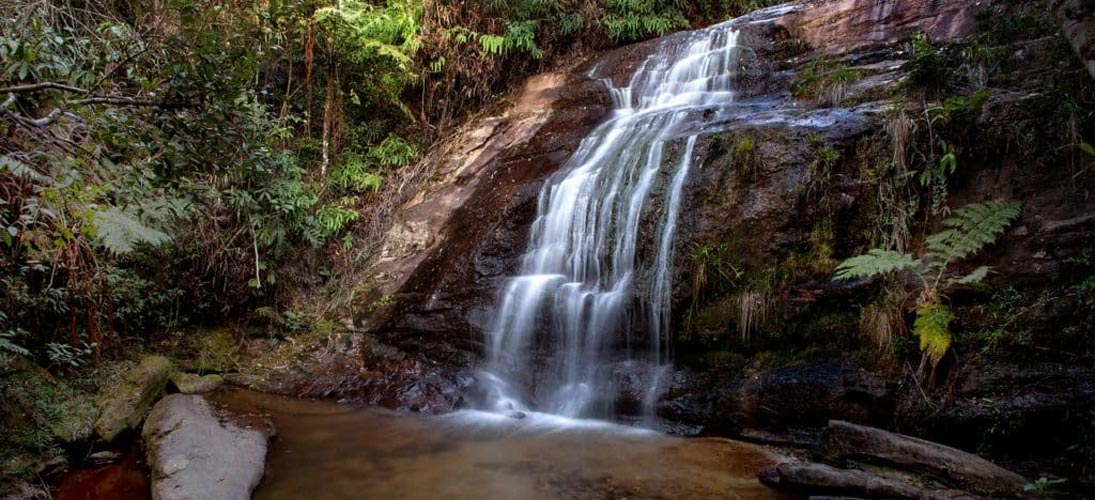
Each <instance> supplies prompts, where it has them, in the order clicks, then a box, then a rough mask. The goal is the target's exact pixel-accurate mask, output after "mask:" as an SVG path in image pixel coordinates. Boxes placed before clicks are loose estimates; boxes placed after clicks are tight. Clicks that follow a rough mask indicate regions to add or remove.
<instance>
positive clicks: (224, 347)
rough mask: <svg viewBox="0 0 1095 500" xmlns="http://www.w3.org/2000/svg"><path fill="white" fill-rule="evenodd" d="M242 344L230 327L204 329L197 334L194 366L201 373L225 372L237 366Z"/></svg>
mask: <svg viewBox="0 0 1095 500" xmlns="http://www.w3.org/2000/svg"><path fill="white" fill-rule="evenodd" d="M239 355H240V344H239V341H238V340H237V338H236V335H235V333H233V331H232V330H230V329H228V328H220V329H215V330H207V331H202V332H199V333H197V334H196V336H195V340H194V354H193V363H192V368H193V369H194V370H195V371H197V372H199V373H206V372H214V373H224V372H228V371H232V370H234V369H235V368H236V365H237V362H238V360H239Z"/></svg>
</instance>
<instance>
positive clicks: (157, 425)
mask: <svg viewBox="0 0 1095 500" xmlns="http://www.w3.org/2000/svg"><path fill="white" fill-rule="evenodd" d="M142 437H143V438H144V441H145V457H146V459H147V461H148V466H149V468H150V469H151V471H152V498H153V500H246V499H249V498H251V492H252V491H253V490H254V489H255V487H256V486H258V484H259V481H261V480H262V474H263V470H264V467H265V464H266V451H267V439H268V438H267V435H266V433H265V432H264V431H262V430H258V429H252V428H247V427H244V426H241V425H239V424H237V423H235V422H232V421H230V420H228V419H225V418H221V417H219V416H218V415H217V414H216V413H214V410H213V407H212V406H211V404H210V403H209V401H207V400H206V399H205V398H204V397H202V396H197V395H190V396H188V395H183V394H172V395H170V396H167V397H165V398H164V399H162V400H161V401H160V402H159V403H157V404H156V406H155V407H153V408H152V412H151V413H149V415H148V419H147V420H146V421H145V424H144V432H143V433H142Z"/></svg>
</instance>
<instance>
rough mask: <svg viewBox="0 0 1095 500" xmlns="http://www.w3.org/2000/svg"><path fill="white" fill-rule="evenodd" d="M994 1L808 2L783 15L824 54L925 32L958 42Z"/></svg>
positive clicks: (794, 33) (789, 27) (791, 27)
mask: <svg viewBox="0 0 1095 500" xmlns="http://www.w3.org/2000/svg"><path fill="white" fill-rule="evenodd" d="M988 3H989V2H971V1H969V0H836V1H830V2H820V1H814V2H807V3H804V4H802V5H801V8H799V9H796V10H795V11H794V12H791V13H789V14H787V15H786V16H784V17H783V19H782V20H781V21H780V24H781V25H783V26H784V27H786V28H787V30H788V31H789V32H790V35H791V36H792V37H795V38H799V39H802V40H805V41H806V42H808V43H809V44H810V45H811V46H812V47H814V49H815V50H817V51H818V52H819V53H823V54H847V53H849V52H854V51H857V50H863V49H869V48H872V47H877V46H879V45H884V44H887V43H893V42H894V41H897V40H899V39H901V38H902V37H907V36H911V35H916V34H923V35H925V36H926V37H927V38H928V39H929V40H931V41H933V42H935V43H945V42H953V41H957V40H959V39H961V38H962V37H963V36H965V35H966V34H968V33H969V32H970V31H971V30H972V29H973V27H974V24H975V22H976V15H977V12H979V11H980V10H981V9H983V8H984V7H985V6H986V5H987V4H988Z"/></svg>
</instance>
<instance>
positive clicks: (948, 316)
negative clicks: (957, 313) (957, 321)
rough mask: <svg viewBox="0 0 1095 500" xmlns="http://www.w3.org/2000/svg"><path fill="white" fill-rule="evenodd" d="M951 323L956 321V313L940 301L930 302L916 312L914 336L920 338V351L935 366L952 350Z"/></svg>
mask: <svg viewBox="0 0 1095 500" xmlns="http://www.w3.org/2000/svg"><path fill="white" fill-rule="evenodd" d="M951 321H954V313H952V312H951V310H950V308H949V307H947V306H946V305H944V304H941V303H939V302H938V301H931V302H928V303H926V304H924V305H922V306H920V308H919V309H917V310H916V322H915V323H913V334H915V335H916V336H917V337H920V350H921V351H922V352H924V353H925V354H927V355H928V358H929V359H931V362H932V365H933V366H934V365H936V364H938V363H939V360H941V359H943V356H944V355H945V354H947V350H948V349H950V346H951V342H952V336H951V332H950V324H951Z"/></svg>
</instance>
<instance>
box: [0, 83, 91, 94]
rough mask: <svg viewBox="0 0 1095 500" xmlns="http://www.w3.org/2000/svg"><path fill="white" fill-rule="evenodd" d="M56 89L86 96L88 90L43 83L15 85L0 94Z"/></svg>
mask: <svg viewBox="0 0 1095 500" xmlns="http://www.w3.org/2000/svg"><path fill="white" fill-rule="evenodd" d="M46 89H54V90H63V91H65V92H75V93H77V94H86V93H87V90H84V89H82V88H79V87H73V86H71V85H65V84H63V83H57V82H41V83H28V84H25V85H13V86H11V87H4V88H2V89H0V94H5V93H15V92H37V91H39V90H46Z"/></svg>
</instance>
